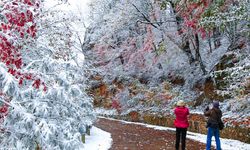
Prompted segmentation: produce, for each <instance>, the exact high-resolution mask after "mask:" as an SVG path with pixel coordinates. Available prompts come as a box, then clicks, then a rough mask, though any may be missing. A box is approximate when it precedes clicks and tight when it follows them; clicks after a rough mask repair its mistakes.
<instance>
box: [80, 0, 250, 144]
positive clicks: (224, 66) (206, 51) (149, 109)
mask: <svg viewBox="0 0 250 150" xmlns="http://www.w3.org/2000/svg"><path fill="white" fill-rule="evenodd" d="M97 2H98V0H95V2H93V4H94V3H95V4H97ZM164 2H165V1H153V0H146V1H145V0H138V1H136V2H135V1H130V0H128V1H124V2H120V1H115V0H107V1H99V3H98V5H92V7H93V8H92V10H93V14H92V16H91V17H92V22H91V24H90V26H89V28H88V29H87V32H86V35H85V43H84V44H83V48H84V52H85V56H86V58H87V59H88V60H89V61H90V62H91V64H92V66H93V67H95V68H96V70H97V71H96V72H94V73H93V74H92V80H91V81H90V84H91V88H90V89H89V93H91V94H93V96H94V98H95V105H96V107H105V108H107V109H110V108H115V109H117V111H118V114H120V115H126V114H130V113H131V112H137V113H139V114H146V113H150V114H157V115H171V114H172V109H173V108H174V106H175V104H176V101H177V100H180V99H183V100H184V101H185V102H186V103H187V104H188V106H189V107H190V109H191V111H192V113H193V114H201V113H202V112H203V109H204V108H205V106H207V105H210V104H211V102H212V101H214V100H217V101H220V104H221V106H220V107H221V109H222V111H223V118H224V121H225V122H226V125H227V126H228V127H229V126H232V127H235V126H240V127H243V128H246V129H249V127H250V105H249V104H250V94H249V91H250V78H249V76H250V59H249V54H250V50H249V39H248V37H249V31H247V30H246V29H247V27H246V24H245V19H244V17H243V19H242V18H237V17H235V20H232V21H230V20H225V21H224V22H223V20H221V22H222V23H221V24H223V23H225V25H223V28H222V26H216V25H215V26H213V29H210V27H211V26H212V25H211V24H206V23H204V24H205V25H204V26H202V25H201V23H199V24H195V23H194V22H193V23H194V24H191V25H190V24H186V22H185V15H187V14H185V15H182V12H181V10H179V12H178V11H177V12H176V7H177V6H178V5H179V7H180V6H181V1H177V2H175V1H170V2H172V3H164ZM174 2H175V3H174ZM171 4H175V5H171ZM199 4H200V3H199ZM190 5H191V4H190ZM197 5H198V4H197ZM213 5H215V4H213ZM213 5H212V4H211V5H209V6H207V7H206V9H204V10H203V11H204V12H202V13H203V16H202V17H203V20H202V19H200V18H201V15H200V17H199V18H195V17H194V16H196V15H197V14H195V12H190V13H192V14H191V15H193V20H191V21H194V20H195V19H197V20H198V21H197V22H199V21H200V22H202V21H203V22H205V21H204V18H205V19H208V20H209V19H210V22H212V21H213V20H212V21H211V18H209V17H211V16H208V17H207V18H206V17H204V14H206V13H207V11H208V10H209V9H212V8H210V7H212V6H213ZM225 5H226V4H225ZM205 6H206V5H205V4H203V5H198V6H197V7H194V8H193V9H197V10H199V9H200V7H205ZM190 7H191V6H190ZM224 7H226V8H223V10H222V8H221V11H223V14H226V12H227V11H230V10H231V9H233V8H230V6H224ZM238 7H239V8H240V9H242V10H243V11H242V15H243V16H244V15H245V12H244V9H245V8H244V6H243V4H242V5H240V4H239V5H238ZM97 8H98V9H97ZM100 8H102V9H100ZM183 8H184V6H183ZM188 8H189V7H188V6H187V9H188ZM95 10H99V11H96V12H95ZM100 10H102V11H100ZM177 10H178V9H177ZM246 12H248V11H247V10H246ZM221 13H222V12H221ZM188 15H190V14H188ZM178 17H179V18H181V17H182V19H183V20H184V21H179V20H178ZM212 17H213V16H212ZM228 19H230V18H228ZM189 21H190V20H189ZM216 21H218V20H214V22H216ZM232 22H234V23H235V25H234V26H233V27H234V29H232V26H231V25H230V23H232ZM236 22H238V24H236ZM189 23H190V22H189ZM207 26H208V27H207ZM227 29H228V31H230V32H227V31H226V30H227ZM180 31H181V33H180ZM231 32H233V33H231ZM248 136H249V135H248ZM248 142H249V141H248Z"/></svg>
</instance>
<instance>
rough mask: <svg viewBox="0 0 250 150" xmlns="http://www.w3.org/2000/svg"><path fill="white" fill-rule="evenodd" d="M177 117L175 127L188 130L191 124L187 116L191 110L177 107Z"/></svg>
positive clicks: (175, 111)
mask: <svg viewBox="0 0 250 150" xmlns="http://www.w3.org/2000/svg"><path fill="white" fill-rule="evenodd" d="M174 114H175V116H176V118H175V121H174V125H175V127H176V128H188V126H189V123H188V119H187V116H188V115H189V109H188V108H187V107H179V106H177V107H176V108H175V110H174Z"/></svg>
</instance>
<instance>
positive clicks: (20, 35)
mask: <svg viewBox="0 0 250 150" xmlns="http://www.w3.org/2000/svg"><path fill="white" fill-rule="evenodd" d="M38 7H39V0H13V2H12V3H9V4H7V5H6V6H5V9H4V10H8V11H2V12H1V15H3V16H5V18H6V20H7V22H2V23H1V24H0V32H2V33H4V34H0V61H1V62H3V63H5V64H6V66H7V68H8V72H9V73H10V74H11V75H12V76H14V77H15V78H16V79H18V81H19V85H22V84H23V83H24V80H34V83H33V84H32V86H33V87H34V88H36V89H39V87H40V85H41V83H42V82H41V80H40V79H38V78H37V77H35V75H33V74H29V73H22V71H21V70H22V66H23V60H22V55H21V50H22V44H23V43H22V42H23V41H26V40H31V39H33V38H34V37H35V36H36V32H37V29H36V23H35V21H34V13H33V12H32V11H31V9H37V8H38ZM30 24H31V25H30ZM43 86H44V89H45V90H44V91H46V86H45V84H44V83H43Z"/></svg>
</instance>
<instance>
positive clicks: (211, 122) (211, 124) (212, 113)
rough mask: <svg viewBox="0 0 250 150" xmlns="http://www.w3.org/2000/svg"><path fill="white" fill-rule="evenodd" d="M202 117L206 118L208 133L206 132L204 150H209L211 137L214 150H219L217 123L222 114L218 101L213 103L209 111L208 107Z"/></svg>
mask: <svg viewBox="0 0 250 150" xmlns="http://www.w3.org/2000/svg"><path fill="white" fill-rule="evenodd" d="M204 115H205V116H206V117H208V121H207V128H208V132H207V144H206V150H210V149H211V139H212V136H214V137H215V142H216V150H221V145H220V131H219V121H220V120H221V117H222V112H221V110H220V108H219V102H218V101H215V102H213V108H212V109H209V107H207V108H206V109H205V111H204Z"/></svg>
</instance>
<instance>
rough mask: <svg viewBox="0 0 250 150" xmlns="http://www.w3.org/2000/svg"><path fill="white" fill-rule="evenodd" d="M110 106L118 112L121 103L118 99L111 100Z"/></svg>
mask: <svg viewBox="0 0 250 150" xmlns="http://www.w3.org/2000/svg"><path fill="white" fill-rule="evenodd" d="M112 108H115V109H116V110H117V111H118V112H119V113H120V112H121V105H120V102H118V100H113V101H112Z"/></svg>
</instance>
